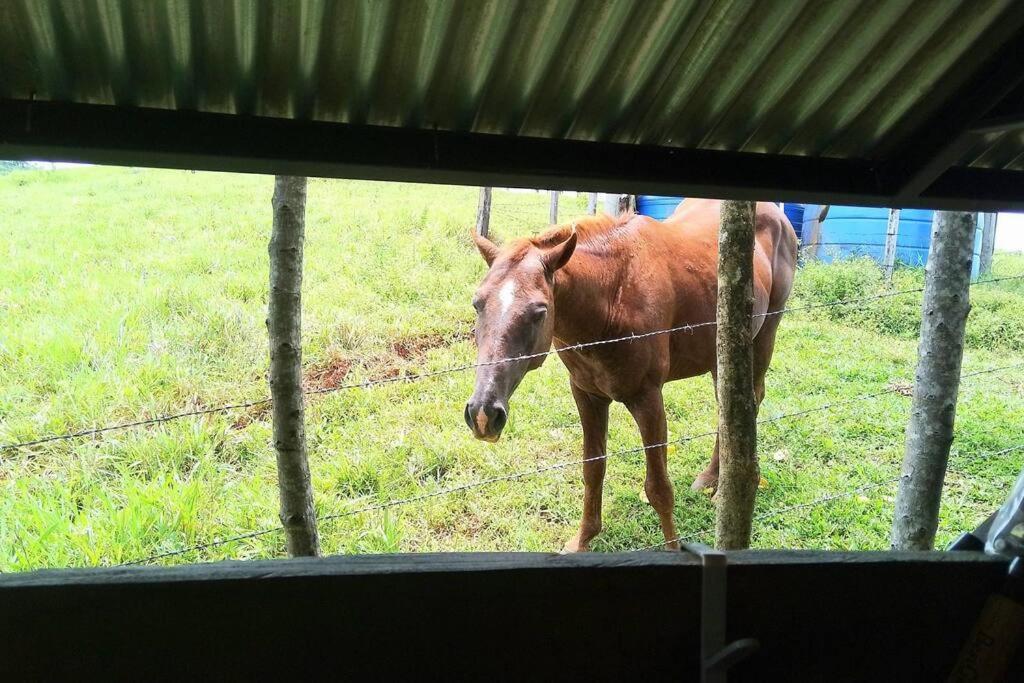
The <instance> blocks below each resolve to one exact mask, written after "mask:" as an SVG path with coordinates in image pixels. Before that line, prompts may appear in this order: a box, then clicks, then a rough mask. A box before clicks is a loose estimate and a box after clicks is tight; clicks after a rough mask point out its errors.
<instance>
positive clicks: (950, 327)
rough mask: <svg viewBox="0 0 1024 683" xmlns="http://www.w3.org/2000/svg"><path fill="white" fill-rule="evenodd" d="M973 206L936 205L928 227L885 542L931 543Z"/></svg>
mask: <svg viewBox="0 0 1024 683" xmlns="http://www.w3.org/2000/svg"><path fill="white" fill-rule="evenodd" d="M976 215H977V214H974V213H967V212H956V211H939V212H936V214H935V220H934V223H933V227H932V238H931V247H930V248H929V250H928V266H927V269H926V275H925V285H924V304H923V306H922V316H921V318H922V319H921V341H920V343H919V345H918V351H917V376H916V378H915V380H914V398H913V404H912V407H911V410H910V423H909V424H908V425H907V436H906V447H905V450H904V455H903V468H902V470H901V477H900V483H899V491H898V493H897V495H896V514H895V517H894V519H893V524H892V547H893V548H894V549H896V550H931V549H932V545H933V544H934V542H935V529H936V527H937V526H938V521H939V501H940V499H941V497H942V482H943V479H944V478H945V475H946V461H947V460H948V459H949V447H950V444H952V443H953V421H954V418H955V416H956V398H957V392H958V390H959V388H960V361H961V360H962V358H963V353H964V328H965V326H966V323H967V313H968V312H969V311H970V308H971V305H970V301H969V296H968V295H969V292H970V282H971V257H972V251H973V246H974V233H975V230H976V229H977V222H976V220H977V219H976Z"/></svg>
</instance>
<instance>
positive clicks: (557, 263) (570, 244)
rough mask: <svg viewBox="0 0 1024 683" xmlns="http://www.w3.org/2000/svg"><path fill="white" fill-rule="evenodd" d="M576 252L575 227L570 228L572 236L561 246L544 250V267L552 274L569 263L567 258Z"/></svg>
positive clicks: (557, 245)
mask: <svg viewBox="0 0 1024 683" xmlns="http://www.w3.org/2000/svg"><path fill="white" fill-rule="evenodd" d="M575 250H576V226H573V228H572V234H570V235H569V238H568V239H567V240H565V241H564V242H562V243H561V244H556V245H555V246H553V247H550V248H548V249H545V250H544V255H543V256H542V258H543V259H544V267H545V268H547V269H548V272H549V273H553V272H555V271H556V270H558V269H559V268H561V267H562V266H564V265H565V264H566V263H568V262H569V258H570V257H571V256H572V253H573V252H574V251H575Z"/></svg>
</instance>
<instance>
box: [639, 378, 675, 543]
mask: <svg viewBox="0 0 1024 683" xmlns="http://www.w3.org/2000/svg"><path fill="white" fill-rule="evenodd" d="M626 408H627V409H628V410H629V412H630V414H631V415H632V416H633V419H634V420H636V424H637V427H639V428H640V435H641V436H642V437H643V440H644V453H645V455H646V456H647V477H646V479H645V480H644V491H645V492H646V493H647V500H649V501H650V503H651V507H653V508H654V511H655V512H657V513H658V521H660V522H661V531H662V533H664V535H665V547H667V548H670V549H674V550H679V534H678V532H676V523H675V518H674V514H675V496H674V494H673V493H672V481H671V480H670V479H669V476H668V451H667V448H666V446H665V441H666V440H667V438H668V424H667V422H666V419H665V403H664V399H663V398H662V395H661V387H652V388H651V389H648V390H647V391H645V392H643V393H642V394H640V395H639V396H638V397H637V398H636V399H634V400H632V401H630V402H628V403H626Z"/></svg>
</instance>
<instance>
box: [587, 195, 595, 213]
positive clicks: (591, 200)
mask: <svg viewBox="0 0 1024 683" xmlns="http://www.w3.org/2000/svg"><path fill="white" fill-rule="evenodd" d="M587 213H589V214H590V215H591V216H593V215H594V214H596V213H597V193H596V192H591V193H589V194H587Z"/></svg>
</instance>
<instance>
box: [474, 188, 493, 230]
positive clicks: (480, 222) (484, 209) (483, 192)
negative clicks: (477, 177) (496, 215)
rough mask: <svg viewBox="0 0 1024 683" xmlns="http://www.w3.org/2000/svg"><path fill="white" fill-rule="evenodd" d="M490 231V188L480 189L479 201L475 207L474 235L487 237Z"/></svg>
mask: <svg viewBox="0 0 1024 683" xmlns="http://www.w3.org/2000/svg"><path fill="white" fill-rule="evenodd" d="M490 229H491V188H489V187H481V188H480V201H479V202H478V203H477V205H476V234H478V235H480V236H481V237H487V233H488V232H490Z"/></svg>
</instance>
